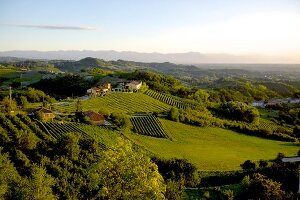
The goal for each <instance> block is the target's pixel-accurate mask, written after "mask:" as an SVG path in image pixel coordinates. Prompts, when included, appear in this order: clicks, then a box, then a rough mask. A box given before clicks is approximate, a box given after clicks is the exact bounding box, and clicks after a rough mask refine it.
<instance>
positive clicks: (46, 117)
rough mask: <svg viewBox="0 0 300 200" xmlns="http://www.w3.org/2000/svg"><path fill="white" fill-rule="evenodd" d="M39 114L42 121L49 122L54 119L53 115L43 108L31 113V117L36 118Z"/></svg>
mask: <svg viewBox="0 0 300 200" xmlns="http://www.w3.org/2000/svg"><path fill="white" fill-rule="evenodd" d="M39 114H41V117H42V120H43V121H51V120H53V119H54V118H55V114H54V113H53V112H52V111H51V110H49V109H47V108H44V107H41V108H38V109H36V110H34V111H32V113H31V115H35V116H37V115H39Z"/></svg>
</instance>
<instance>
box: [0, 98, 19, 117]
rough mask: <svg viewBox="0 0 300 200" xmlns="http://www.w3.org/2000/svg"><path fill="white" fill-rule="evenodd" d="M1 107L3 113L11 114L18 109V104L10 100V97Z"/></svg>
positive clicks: (4, 100)
mask: <svg viewBox="0 0 300 200" xmlns="http://www.w3.org/2000/svg"><path fill="white" fill-rule="evenodd" d="M0 105H1V110H2V111H3V112H6V113H8V112H10V111H12V110H16V108H17V103H16V101H15V100H13V99H12V100H10V99H9V97H4V99H3V100H2V101H1V102H0Z"/></svg>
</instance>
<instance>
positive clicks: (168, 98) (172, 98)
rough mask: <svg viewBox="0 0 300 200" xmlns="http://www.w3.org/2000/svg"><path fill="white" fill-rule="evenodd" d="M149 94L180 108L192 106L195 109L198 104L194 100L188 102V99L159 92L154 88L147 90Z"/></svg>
mask: <svg viewBox="0 0 300 200" xmlns="http://www.w3.org/2000/svg"><path fill="white" fill-rule="evenodd" d="M145 94H147V95H148V96H150V97H152V98H154V99H157V100H159V101H162V102H164V103H166V104H168V105H171V106H175V107H177V108H180V109H187V108H192V109H194V108H195V106H196V103H193V102H188V101H187V100H184V99H181V98H179V97H175V96H171V95H167V94H162V93H159V92H155V91H153V90H147V91H146V92H145Z"/></svg>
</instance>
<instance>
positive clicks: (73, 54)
mask: <svg viewBox="0 0 300 200" xmlns="http://www.w3.org/2000/svg"><path fill="white" fill-rule="evenodd" d="M0 57H19V58H28V59H48V60H55V59H63V60H80V59H83V58H85V57H94V58H100V59H104V60H119V59H121V60H130V61H137V62H172V63H177V64H201V63H243V64H251V63H254V64H256V63H261V64H273V63H279V64H295V63H300V60H299V58H300V57H297V58H294V57H291V56H270V55H257V54H245V55H233V54H203V53H199V52H187V53H157V52H154V53H140V52H134V51H91V50H83V51H79V50H72V51H71V50H70V51H3V52H0Z"/></svg>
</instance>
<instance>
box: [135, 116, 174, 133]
mask: <svg viewBox="0 0 300 200" xmlns="http://www.w3.org/2000/svg"><path fill="white" fill-rule="evenodd" d="M130 121H131V123H132V125H133V129H134V131H135V132H137V133H139V134H141V135H146V136H152V137H157V138H169V136H168V134H167V133H166V132H165V131H164V128H163V127H162V124H161V122H160V121H159V120H158V119H157V118H156V117H154V116H153V115H145V116H134V117H131V118H130Z"/></svg>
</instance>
